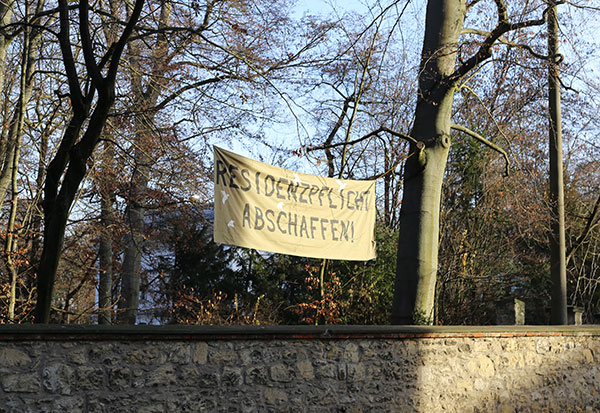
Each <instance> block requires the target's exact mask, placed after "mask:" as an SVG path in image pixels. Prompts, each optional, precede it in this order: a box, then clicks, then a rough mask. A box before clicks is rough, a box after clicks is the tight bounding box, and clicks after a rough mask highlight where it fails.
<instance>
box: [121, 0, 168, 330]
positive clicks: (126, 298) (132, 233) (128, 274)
mask: <svg viewBox="0 0 600 413" xmlns="http://www.w3.org/2000/svg"><path fill="white" fill-rule="evenodd" d="M161 7H162V8H161V15H160V22H159V28H163V27H166V26H167V25H168V24H169V20H170V16H171V4H170V2H169V1H167V0H163V1H162V2H161ZM167 47H168V43H167V38H166V36H165V35H164V34H159V35H157V38H156V42H155V45H154V48H153V56H152V57H153V63H152V68H151V70H150V76H149V77H150V79H149V81H148V82H146V83H147V86H146V89H145V90H144V89H143V87H142V84H143V83H144V82H142V73H144V71H143V69H142V67H141V66H140V65H139V62H138V58H137V57H138V56H140V53H139V51H138V50H137V47H136V45H135V43H134V44H132V45H130V50H131V52H130V65H131V67H132V68H133V70H134V74H133V81H132V83H133V90H134V96H135V97H134V102H135V103H136V106H137V107H138V108H148V110H147V111H146V112H142V113H139V114H137V115H136V117H135V122H134V124H135V128H136V132H135V140H134V146H135V150H134V162H135V167H134V171H133V174H132V177H131V184H130V185H131V186H130V190H129V195H128V196H129V199H128V201H129V204H128V206H127V214H126V222H127V235H126V237H125V244H126V246H125V255H124V258H123V267H122V268H123V270H122V273H121V299H120V300H119V313H118V319H119V322H120V323H121V324H135V322H136V320H137V311H138V307H139V295H140V270H141V262H142V253H143V248H144V229H145V223H144V217H145V211H146V208H145V205H146V196H147V192H148V182H149V179H150V170H151V168H150V166H151V163H152V158H151V156H150V155H149V153H150V150H151V149H150V148H151V145H149V140H150V139H149V138H150V137H151V134H152V133H153V130H152V127H153V124H154V116H155V114H156V110H155V109H154V108H155V107H156V105H157V102H158V97H159V95H160V92H161V90H162V89H163V83H164V82H165V78H164V77H165V72H166V69H167V66H168V61H167Z"/></svg>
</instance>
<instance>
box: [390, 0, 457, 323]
mask: <svg viewBox="0 0 600 413" xmlns="http://www.w3.org/2000/svg"><path fill="white" fill-rule="evenodd" d="M464 14H465V4H464V1H463V0H430V1H429V2H428V5H427V17H426V26H425V39H424V42H423V52H422V56H421V70H420V71H419V96H418V101H417V108H416V111H415V123H414V127H413V130H412V132H411V136H412V137H413V138H415V139H416V140H417V141H419V142H420V145H417V144H414V143H413V144H411V149H410V154H409V159H408V160H407V162H406V164H405V167H404V193H403V198H402V209H401V212H400V232H399V238H398V255H397V268H396V284H395V293H394V305H393V308H392V322H393V323H394V324H413V323H417V324H427V323H431V322H432V321H433V316H434V314H433V313H434V311H433V310H434V299H435V285H436V277H437V266H438V261H437V257H438V242H439V217H440V202H441V191H442V181H443V177H444V171H445V168H446V162H447V159H448V149H449V146H450V125H451V114H452V103H453V98H454V84H452V83H449V82H447V80H446V79H447V78H448V76H449V75H450V74H452V73H453V71H454V68H455V64H456V44H457V40H458V35H459V33H460V30H461V28H462V23H463V20H464ZM423 144H424V145H423ZM419 146H420V147H419Z"/></svg>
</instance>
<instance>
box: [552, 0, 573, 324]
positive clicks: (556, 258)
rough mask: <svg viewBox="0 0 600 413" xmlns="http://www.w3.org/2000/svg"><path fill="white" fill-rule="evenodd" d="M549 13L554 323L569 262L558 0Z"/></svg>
mask: <svg viewBox="0 0 600 413" xmlns="http://www.w3.org/2000/svg"><path fill="white" fill-rule="evenodd" d="M552 1H553V3H554V5H553V6H552V7H551V8H550V10H549V13H548V55H549V56H550V59H551V60H550V64H549V69H548V70H549V73H548V98H549V101H548V104H549V111H550V139H549V147H550V150H549V157H550V205H551V208H552V219H551V235H550V276H551V279H552V303H551V322H552V324H562V325H565V324H567V323H568V320H567V264H566V251H567V248H566V243H565V195H564V185H563V162H562V128H561V113H560V81H559V76H560V73H559V58H558V57H559V54H558V18H557V14H556V3H555V2H554V0H552Z"/></svg>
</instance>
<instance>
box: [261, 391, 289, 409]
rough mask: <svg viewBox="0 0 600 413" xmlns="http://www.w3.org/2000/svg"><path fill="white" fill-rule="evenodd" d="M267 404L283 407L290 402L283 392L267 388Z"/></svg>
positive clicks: (265, 394) (264, 393)
mask: <svg viewBox="0 0 600 413" xmlns="http://www.w3.org/2000/svg"><path fill="white" fill-rule="evenodd" d="M263 396H264V398H265V403H267V404H270V405H281V404H283V403H285V402H287V400H288V396H287V394H286V393H285V392H284V391H283V390H279V389H274V388H270V387H268V388H266V389H265V390H264V392H263Z"/></svg>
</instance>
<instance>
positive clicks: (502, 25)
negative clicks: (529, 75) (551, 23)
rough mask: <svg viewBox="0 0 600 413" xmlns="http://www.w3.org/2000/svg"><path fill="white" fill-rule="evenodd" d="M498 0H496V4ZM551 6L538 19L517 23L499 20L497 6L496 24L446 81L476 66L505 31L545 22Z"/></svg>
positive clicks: (453, 82) (453, 81)
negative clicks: (476, 48)
mask: <svg viewBox="0 0 600 413" xmlns="http://www.w3.org/2000/svg"><path fill="white" fill-rule="evenodd" d="M498 2H499V0H496V3H497V5H498ZM550 7H551V6H548V7H546V9H544V11H543V13H542V17H541V18H539V19H531V20H525V21H522V22H518V23H510V22H508V21H507V20H501V14H502V9H501V6H498V12H499V17H498V19H499V22H498V25H497V26H496V27H495V28H494V30H492V31H491V32H490V33H489V35H488V36H487V37H486V38H485V39H484V40H483V42H482V44H481V46H480V47H479V50H477V52H476V53H475V54H474V55H473V56H471V58H469V59H468V60H467V61H466V62H464V63H462V64H461V65H460V66H459V67H458V68H457V69H456V70H455V71H454V73H452V74H451V75H450V76H448V81H449V82H450V83H451V84H456V83H458V82H460V80H461V79H462V78H464V77H465V76H466V75H467V73H469V72H470V71H471V70H473V69H474V68H476V67H477V66H478V65H479V64H480V63H481V62H483V61H484V60H486V59H488V58H490V57H491V56H492V46H494V44H495V43H496V42H497V41H498V40H499V39H500V37H502V36H503V35H504V34H505V33H508V32H509V31H514V30H520V29H524V28H526V27H533V26H541V25H543V24H544V23H546V15H547V14H548V10H549V9H550Z"/></svg>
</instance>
